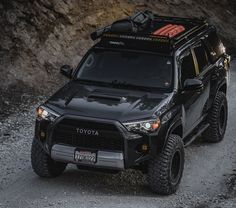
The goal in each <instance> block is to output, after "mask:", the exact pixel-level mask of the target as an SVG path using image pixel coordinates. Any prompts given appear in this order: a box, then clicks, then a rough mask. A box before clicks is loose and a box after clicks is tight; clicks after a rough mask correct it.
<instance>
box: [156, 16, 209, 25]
mask: <svg viewBox="0 0 236 208" xmlns="http://www.w3.org/2000/svg"><path fill="white" fill-rule="evenodd" d="M153 16H154V19H153V20H154V21H158V20H160V21H163V22H172V23H177V22H180V23H187V24H205V23H206V20H205V19H198V18H186V17H168V16H159V15H155V14H154V15H153Z"/></svg>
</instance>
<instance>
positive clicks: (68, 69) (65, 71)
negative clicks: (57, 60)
mask: <svg viewBox="0 0 236 208" xmlns="http://www.w3.org/2000/svg"><path fill="white" fill-rule="evenodd" d="M60 73H61V74H63V75H64V76H66V77H67V78H69V79H71V77H72V73H73V68H71V67H70V66H69V65H63V66H62V67H61V68H60Z"/></svg>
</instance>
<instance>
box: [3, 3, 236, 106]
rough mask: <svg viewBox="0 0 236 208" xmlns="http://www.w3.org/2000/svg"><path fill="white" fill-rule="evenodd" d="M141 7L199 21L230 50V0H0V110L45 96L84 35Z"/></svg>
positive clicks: (233, 28)
mask: <svg viewBox="0 0 236 208" xmlns="http://www.w3.org/2000/svg"><path fill="white" fill-rule="evenodd" d="M141 9H149V10H152V11H155V12H156V13H158V14H160V15H174V16H191V17H193V16H194V17H205V18H207V19H208V20H209V21H210V22H212V23H213V24H215V25H217V27H218V29H219V31H220V34H221V35H222V36H223V37H224V38H225V40H226V44H227V46H228V47H229V48H230V49H231V50H232V49H233V48H236V35H235V34H236V24H235V22H236V3H234V1H230V0H211V1H209V0H199V1H194V0H159V1H158V0H152V1H151V0H145V1H144V0H126V1H125V0H111V1H104V0H86V1H85V0H81V1H78V0H61V1H58V0H51V1H48V0H12V1H9V0H0V28H1V33H0V77H1V82H0V106H2V105H3V104H8V103H10V104H11V103H12V102H14V100H15V99H17V100H18V96H19V97H20V96H22V93H26V94H29V93H34V92H35V91H36V92H40V93H44V94H48V93H51V92H52V91H53V90H54V89H55V88H56V87H58V86H60V85H61V84H62V83H63V82H64V79H63V78H62V77H61V76H60V75H59V73H58V69H59V67H60V66H61V65H62V64H65V63H67V64H70V65H72V66H76V65H77V63H78V62H79V60H80V59H81V56H82V55H83V54H84V53H85V51H86V50H87V48H88V47H89V46H91V45H92V44H93V43H92V41H91V40H90V39H89V34H90V32H92V31H93V30H95V29H96V28H98V27H101V26H103V25H106V24H108V23H111V22H112V21H113V20H115V19H117V18H122V17H125V16H127V15H128V14H131V13H133V12H134V11H136V10H141ZM6 89H8V90H10V92H12V93H9V91H7V92H6ZM12 94H13V95H14V96H15V95H18V96H17V98H15V99H13V98H12V96H10V97H9V95H12Z"/></svg>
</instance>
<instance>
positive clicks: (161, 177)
mask: <svg viewBox="0 0 236 208" xmlns="http://www.w3.org/2000/svg"><path fill="white" fill-rule="evenodd" d="M176 155H178V156H179V164H173V162H174V161H176V159H174V158H175V156H176ZM175 165H176V166H179V167H178V168H177V169H178V171H176V173H177V174H175V175H176V177H175V178H173V175H172V168H173V167H174V166H175ZM183 169H184V145H183V141H182V139H181V137H180V136H178V135H174V134H171V135H170V136H169V138H168V141H167V143H166V145H165V147H164V148H163V150H162V152H161V153H160V154H158V155H157V156H156V157H155V158H154V159H152V160H151V161H150V162H149V165H148V182H149V186H150V188H151V189H152V190H153V191H154V192H155V193H158V194H160V195H170V194H173V193H175V192H176V190H177V189H178V186H179V183H180V180H181V178H182V174H183Z"/></svg>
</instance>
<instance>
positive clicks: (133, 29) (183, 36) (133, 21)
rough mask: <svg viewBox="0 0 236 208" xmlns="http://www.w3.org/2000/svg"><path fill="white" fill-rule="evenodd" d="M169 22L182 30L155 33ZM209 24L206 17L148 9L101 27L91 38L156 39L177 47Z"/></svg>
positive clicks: (173, 26)
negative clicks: (176, 14) (164, 13)
mask: <svg viewBox="0 0 236 208" xmlns="http://www.w3.org/2000/svg"><path fill="white" fill-rule="evenodd" d="M167 24H174V25H172V26H171V28H172V30H179V29H180V27H179V26H183V27H182V28H181V30H179V31H177V32H176V33H173V34H174V35H173V36H170V35H169V33H168V32H167V34H168V35H159V34H158V33H157V34H158V35H156V34H154V32H155V31H156V30H157V29H161V28H162V27H164V26H166V25H167ZM207 26H208V23H207V22H206V20H205V19H197V18H182V17H166V16H159V15H157V14H153V13H152V12H150V11H148V10H147V11H144V12H138V13H136V14H134V15H133V16H130V17H128V18H127V19H122V20H118V21H116V22H114V23H113V24H111V25H108V26H106V27H104V28H102V29H99V30H97V31H95V32H93V33H92V34H91V38H92V39H93V40H96V39H98V38H101V37H104V38H116V39H117V38H118V39H129V40H130V39H132V40H140V41H149V42H150V41H155V42H162V43H165V44H168V45H170V47H173V48H175V47H177V46H178V45H179V44H181V43H183V41H186V40H188V39H190V38H192V37H193V36H194V35H196V34H198V33H199V32H201V31H203V30H204V29H205V28H206V27H207ZM183 28H184V29H183ZM166 31H168V30H166ZM172 32H173V31H172ZM174 32H175V31H174ZM160 34H162V33H160Z"/></svg>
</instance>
